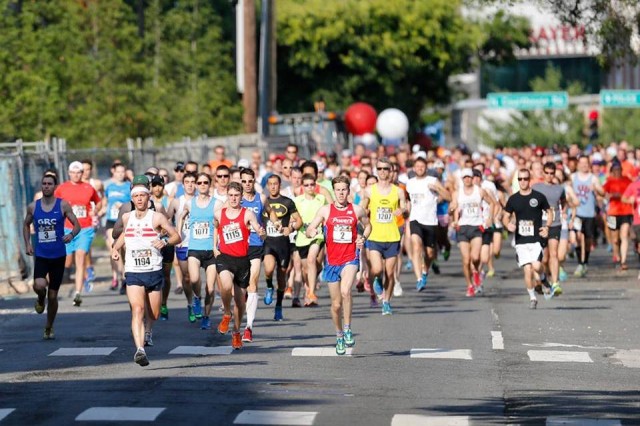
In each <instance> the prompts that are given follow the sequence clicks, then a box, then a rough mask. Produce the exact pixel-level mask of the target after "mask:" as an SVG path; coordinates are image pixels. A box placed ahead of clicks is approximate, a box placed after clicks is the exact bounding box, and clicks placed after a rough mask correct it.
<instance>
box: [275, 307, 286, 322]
mask: <svg viewBox="0 0 640 426" xmlns="http://www.w3.org/2000/svg"><path fill="white" fill-rule="evenodd" d="M283 319H284V316H283V315H282V306H276V309H275V310H274V314H273V320H274V321H282V320H283Z"/></svg>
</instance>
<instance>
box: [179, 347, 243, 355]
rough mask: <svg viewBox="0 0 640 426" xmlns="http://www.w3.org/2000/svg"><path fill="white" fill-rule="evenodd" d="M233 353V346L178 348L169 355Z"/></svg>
mask: <svg viewBox="0 0 640 426" xmlns="http://www.w3.org/2000/svg"><path fill="white" fill-rule="evenodd" d="M231 352H233V348H232V347H231V346H212V347H209V346H178V347H177V348H175V349H172V350H171V351H170V352H169V355H229V354H230V353H231Z"/></svg>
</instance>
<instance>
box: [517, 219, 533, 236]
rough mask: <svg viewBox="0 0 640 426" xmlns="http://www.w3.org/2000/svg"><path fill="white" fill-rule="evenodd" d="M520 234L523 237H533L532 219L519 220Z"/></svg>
mask: <svg viewBox="0 0 640 426" xmlns="http://www.w3.org/2000/svg"><path fill="white" fill-rule="evenodd" d="M518 235H520V236H522V237H533V221H532V220H520V221H518Z"/></svg>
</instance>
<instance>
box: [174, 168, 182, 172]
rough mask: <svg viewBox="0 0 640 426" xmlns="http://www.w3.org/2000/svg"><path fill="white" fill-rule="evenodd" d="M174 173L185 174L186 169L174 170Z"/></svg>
mask: <svg viewBox="0 0 640 426" xmlns="http://www.w3.org/2000/svg"><path fill="white" fill-rule="evenodd" d="M174 172H176V173H184V169H174Z"/></svg>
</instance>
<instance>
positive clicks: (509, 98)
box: [487, 92, 569, 110]
mask: <svg viewBox="0 0 640 426" xmlns="http://www.w3.org/2000/svg"><path fill="white" fill-rule="evenodd" d="M487 105H488V107H489V108H499V109H519V110H537V109H566V108H567V107H568V106H569V94H568V93H567V92H516V93H488V94H487Z"/></svg>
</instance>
